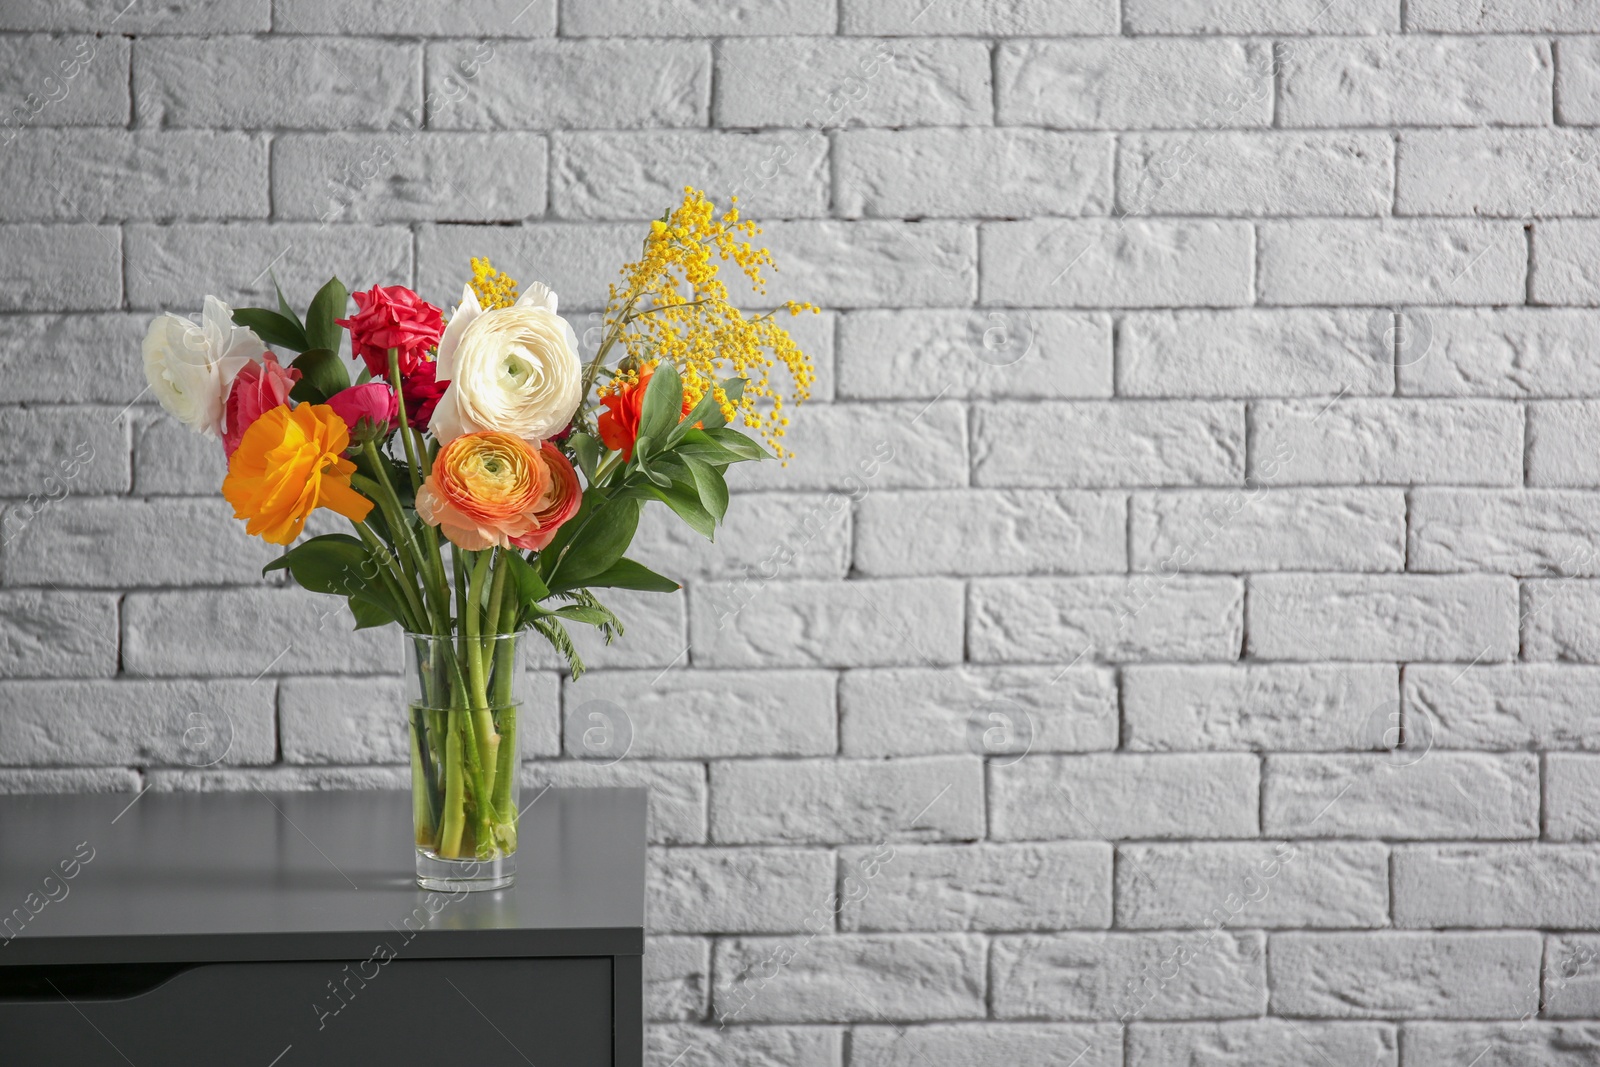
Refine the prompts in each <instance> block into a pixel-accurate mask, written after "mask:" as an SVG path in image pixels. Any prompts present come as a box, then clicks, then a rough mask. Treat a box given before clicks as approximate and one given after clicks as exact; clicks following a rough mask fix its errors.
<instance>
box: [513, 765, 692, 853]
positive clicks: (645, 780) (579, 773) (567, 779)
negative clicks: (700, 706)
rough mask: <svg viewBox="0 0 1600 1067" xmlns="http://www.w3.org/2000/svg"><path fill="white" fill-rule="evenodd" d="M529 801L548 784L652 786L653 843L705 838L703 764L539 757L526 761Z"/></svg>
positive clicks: (557, 786)
mask: <svg viewBox="0 0 1600 1067" xmlns="http://www.w3.org/2000/svg"><path fill="white" fill-rule="evenodd" d="M520 785H521V787H522V794H523V796H524V797H526V798H527V800H524V801H523V803H524V804H526V803H527V802H528V801H531V800H532V799H533V798H534V797H535V796H537V795H538V793H539V790H541V789H544V788H545V787H547V786H548V787H550V788H552V789H569V788H570V789H594V788H608V789H609V788H617V787H621V788H625V789H648V790H649V791H650V823H649V840H650V843H651V844H652V845H699V844H704V843H705V840H706V794H707V787H706V768H705V764H703V763H693V762H683V763H678V762H667V761H665V760H628V759H625V760H622V761H620V762H618V763H605V764H601V763H595V762H592V761H590V760H540V761H539V762H537V763H524V764H523V765H522V776H521V779H520Z"/></svg>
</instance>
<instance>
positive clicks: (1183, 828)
mask: <svg viewBox="0 0 1600 1067" xmlns="http://www.w3.org/2000/svg"><path fill="white" fill-rule="evenodd" d="M989 777H990V782H991V795H990V802H991V804H992V805H993V813H992V815H991V818H990V822H991V828H992V835H991V836H993V837H994V838H995V839H996V840H1000V841H1019V840H1023V841H1025V840H1040V839H1046V838H1060V837H1088V838H1124V837H1159V838H1182V837H1254V836H1256V833H1257V826H1256V796H1257V791H1258V784H1259V783H1258V779H1259V774H1258V764H1257V760H1256V758H1255V757H1254V756H1248V755H1244V754H1242V753H1238V754H1218V755H1181V756H1176V755H1144V754H1132V753H1120V752H1119V753H1105V754H1101V755H1092V756H1032V757H1030V758H1027V759H1024V760H1021V761H1020V762H1017V763H1014V764H1011V765H1009V766H1001V765H999V764H992V765H991V766H990V770H989Z"/></svg>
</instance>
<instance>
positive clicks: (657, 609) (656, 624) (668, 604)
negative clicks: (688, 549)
mask: <svg viewBox="0 0 1600 1067" xmlns="http://www.w3.org/2000/svg"><path fill="white" fill-rule="evenodd" d="M600 599H601V602H602V603H604V604H605V606H606V607H608V608H610V609H611V610H612V611H614V612H616V613H617V617H618V618H619V619H621V620H622V621H623V623H624V625H625V626H626V627H627V633H626V634H625V635H624V636H623V637H622V638H621V639H619V640H617V641H615V642H613V643H612V644H609V645H608V644H606V643H605V638H604V637H603V636H602V635H601V634H600V631H599V630H597V629H595V628H594V627H593V626H586V625H584V624H582V623H578V624H574V625H571V626H568V627H567V632H568V633H569V634H571V636H572V644H573V646H574V647H575V648H577V650H578V655H579V657H580V658H581V659H582V660H583V662H584V663H585V664H586V665H588V666H590V667H596V668H605V669H607V670H610V669H613V668H615V669H621V670H627V669H630V668H636V667H648V668H651V669H653V670H655V671H656V672H657V673H659V672H661V671H663V670H665V669H667V668H668V667H671V666H673V665H674V664H678V663H680V662H682V660H683V656H684V652H685V650H686V649H687V648H688V647H689V636H688V619H687V608H686V606H685V604H684V594H683V593H668V594H662V593H645V592H636V591H634V590H630V589H607V590H606V591H605V593H603V594H601V595H600ZM533 647H534V654H533V665H534V666H535V667H538V668H541V669H543V670H552V671H556V670H565V669H566V662H567V661H566V657H564V656H562V655H560V654H559V653H558V652H556V650H555V649H554V648H553V647H552V646H550V645H548V644H545V643H544V642H537V643H535V645H534V646H533Z"/></svg>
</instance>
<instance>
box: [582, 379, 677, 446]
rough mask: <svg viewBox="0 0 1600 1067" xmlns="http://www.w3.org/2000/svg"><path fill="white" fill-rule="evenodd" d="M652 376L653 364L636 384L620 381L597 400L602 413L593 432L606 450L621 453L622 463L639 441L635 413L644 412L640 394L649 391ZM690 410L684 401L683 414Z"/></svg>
mask: <svg viewBox="0 0 1600 1067" xmlns="http://www.w3.org/2000/svg"><path fill="white" fill-rule="evenodd" d="M655 372H656V368H655V364H651V365H649V366H647V367H645V368H644V369H643V370H641V371H640V372H639V378H638V380H637V381H624V382H623V383H622V384H620V385H618V386H617V387H616V388H615V389H614V390H613V391H612V392H609V393H607V394H606V395H604V396H602V397H601V398H600V403H601V404H604V405H605V408H606V410H605V413H604V414H602V415H601V416H600V421H599V422H598V423H596V424H595V429H597V430H599V431H600V440H601V442H602V443H604V444H605V446H606V447H607V448H609V449H611V450H613V451H615V452H621V453H622V458H623V459H624V460H631V459H632V458H633V445H634V442H635V441H637V440H638V439H639V413H640V411H641V410H643V408H644V391H645V390H646V389H647V388H649V387H650V379H651V377H652V376H653V375H654V374H655ZM692 410H694V402H693V401H692V400H690V399H689V398H688V397H684V398H683V414H685V415H687V414H689V412H690V411H692Z"/></svg>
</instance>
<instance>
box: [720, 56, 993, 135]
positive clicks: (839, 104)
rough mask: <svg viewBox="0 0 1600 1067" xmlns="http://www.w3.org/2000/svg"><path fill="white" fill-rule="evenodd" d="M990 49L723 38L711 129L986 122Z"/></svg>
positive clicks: (966, 124)
mask: <svg viewBox="0 0 1600 1067" xmlns="http://www.w3.org/2000/svg"><path fill="white" fill-rule="evenodd" d="M989 74H990V66H989V49H988V46H987V45H986V44H985V42H982V41H972V40H958V39H952V40H918V39H916V38H899V39H882V40H870V39H864V38H828V37H789V38H781V37H780V38H755V39H750V38H746V39H730V40H727V41H724V42H723V44H722V46H721V48H719V49H718V50H717V99H716V105H715V107H714V108H713V117H714V119H715V124H716V125H718V126H823V127H833V126H986V125H988V124H989V121H990V115H991V113H992V112H991V108H992V104H991V95H992V88H991V86H990V76H989Z"/></svg>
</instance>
